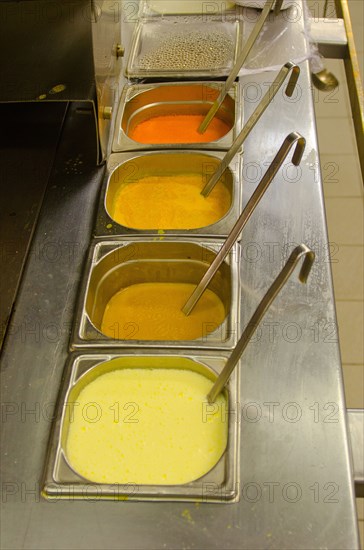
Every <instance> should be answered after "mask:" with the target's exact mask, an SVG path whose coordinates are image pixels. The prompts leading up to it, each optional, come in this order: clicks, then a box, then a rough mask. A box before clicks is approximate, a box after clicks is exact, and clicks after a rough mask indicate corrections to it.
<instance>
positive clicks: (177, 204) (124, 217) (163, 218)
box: [111, 174, 232, 229]
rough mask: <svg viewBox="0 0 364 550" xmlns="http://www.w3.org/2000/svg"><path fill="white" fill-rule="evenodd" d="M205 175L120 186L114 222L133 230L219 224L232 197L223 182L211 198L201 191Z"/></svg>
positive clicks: (152, 178) (149, 179) (144, 180)
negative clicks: (204, 195)
mask: <svg viewBox="0 0 364 550" xmlns="http://www.w3.org/2000/svg"><path fill="white" fill-rule="evenodd" d="M204 183H206V178H204V177H203V174H185V175H183V174H181V175H174V176H148V177H145V178H141V179H139V180H138V181H136V182H134V183H129V184H127V185H124V186H121V187H120V189H119V190H118V191H117V193H116V194H115V199H114V202H113V205H112V212H111V216H112V218H113V219H114V220H115V221H116V222H117V223H120V224H121V225H124V226H125V227H132V228H134V229H196V228H199V227H206V226H208V225H211V224H213V223H215V222H217V221H218V220H220V219H221V218H222V217H223V216H225V214H226V213H227V212H228V211H229V209H230V206H231V200H232V199H231V195H230V193H229V191H228V189H227V188H226V187H225V185H223V184H222V183H221V182H218V184H217V185H216V186H215V188H214V189H213V190H212V192H211V193H210V195H209V196H208V197H206V198H205V197H203V196H202V195H201V191H202V189H203V187H204Z"/></svg>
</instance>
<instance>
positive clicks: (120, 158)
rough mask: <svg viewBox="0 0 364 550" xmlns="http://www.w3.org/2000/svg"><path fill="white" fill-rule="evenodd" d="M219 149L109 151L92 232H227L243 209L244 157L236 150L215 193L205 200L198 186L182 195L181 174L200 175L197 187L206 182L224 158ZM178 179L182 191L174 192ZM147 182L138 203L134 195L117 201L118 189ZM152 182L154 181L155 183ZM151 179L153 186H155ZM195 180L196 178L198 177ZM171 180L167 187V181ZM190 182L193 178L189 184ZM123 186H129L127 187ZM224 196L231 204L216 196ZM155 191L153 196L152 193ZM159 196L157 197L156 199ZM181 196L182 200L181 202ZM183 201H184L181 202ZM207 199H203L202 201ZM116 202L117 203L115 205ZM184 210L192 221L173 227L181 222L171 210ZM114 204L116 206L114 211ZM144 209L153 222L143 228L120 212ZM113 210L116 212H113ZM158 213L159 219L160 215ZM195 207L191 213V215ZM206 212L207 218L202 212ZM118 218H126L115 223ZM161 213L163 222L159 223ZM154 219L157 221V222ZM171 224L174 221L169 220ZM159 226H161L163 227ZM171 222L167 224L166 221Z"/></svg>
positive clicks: (139, 213)
mask: <svg viewBox="0 0 364 550" xmlns="http://www.w3.org/2000/svg"><path fill="white" fill-rule="evenodd" d="M223 156H224V155H223V153H221V152H217V151H216V152H211V151H210V152H209V151H206V152H205V151H154V152H148V153H117V154H114V155H111V157H110V158H109V161H108V165H107V171H106V173H105V179H104V184H103V187H102V191H101V196H100V201H99V207H98V213H97V218H96V225H95V229H94V235H95V236H96V237H105V238H106V237H109V236H111V237H114V236H124V235H125V236H127V235H140V236H141V235H159V236H160V234H161V233H163V234H165V235H182V236H187V235H193V236H197V235H199V236H214V237H218V238H219V237H226V236H227V235H228V234H229V232H230V231H231V229H232V228H233V226H234V224H235V222H236V220H237V219H238V217H239V214H240V212H241V197H242V186H241V183H240V181H241V178H240V173H241V164H242V157H241V156H240V155H235V157H234V158H233V160H232V161H231V163H230V164H229V167H228V168H227V170H226V171H225V173H224V174H223V176H222V178H221V183H219V187H218V188H217V190H216V191H215V194H216V197H214V195H211V197H209V198H207V199H205V198H204V197H202V195H201V196H200V193H199V191H198V189H199V188H197V187H196V196H195V197H194V196H193V197H190V195H188V196H187V197H186V198H185V199H182V197H183V196H184V195H183V193H186V185H185V184H186V183H187V182H186V181H185V179H183V176H188V177H189V178H192V180H193V182H195V179H196V180H197V179H201V184H200V186H201V190H202V188H203V186H204V184H205V183H206V182H207V181H208V179H209V178H210V177H211V176H212V174H213V173H214V172H215V171H216V170H217V168H218V166H219V164H220V162H221V159H222V158H223ZM177 179H178V181H179V187H180V191H181V196H179V195H177V196H176V192H175V190H174V187H173V185H174V180H176V181H177ZM143 181H144V182H148V183H147V185H148V187H149V185H150V192H148V194H146V193H144V194H143V195H142V196H141V197H140V200H139V201H138V203H136V202H135V201H133V199H132V198H130V199H128V200H124V199H123V200H121V195H120V193H125V192H129V193H130V192H131V191H132V188H131V186H134V189H135V186H136V184H137V183H140V182H143ZM155 183H156V184H155ZM162 183H163V186H164V187H165V186H166V185H167V189H166V192H163V193H162V194H159V195H158V189H159V187H158V184H159V185H161V184H162ZM154 184H155V185H154ZM196 184H198V185H199V182H198V181H196ZM169 185H170V191H169V190H168V186H169ZM191 185H192V183H191ZM127 186H130V187H128V189H126V187H127ZM194 186H195V183H193V186H192V187H191V188H190V189H191V190H190V192H189V193H192V194H193V193H194V189H195V187H194ZM169 192H170V193H171V199H170V203H169V202H168V201H167V200H166V197H167V196H168V193H169ZM220 193H223V194H224V195H225V201H228V203H229V205H228V207H227V208H226V211H225V210H222V203H221V202H220V201H219V196H220V195H219V194H220ZM154 194H156V195H157V196H156V197H154ZM158 197H160V201H159V200H158ZM143 201H144V202H143ZM151 201H152V203H153V204H152V205H151V208H150V209H149V210H148V208H149V207H148V204H149V203H150V202H151ZM181 201H182V202H181ZM183 201H184V202H183ZM205 201H206V202H205ZM215 201H218V202H217V204H216V206H214V207H213V208H211V206H210V205H213V204H214V202H215ZM116 205H118V206H116ZM179 205H181V208H184V209H187V212H188V218H189V219H190V220H191V221H192V222H193V224H191V225H193V228H190V229H181V228H178V227H177V228H176V225H177V226H179V227H181V224H180V223H179V224H178V223H176V221H175V217H174V213H175V212H176V209H178V208H179ZM116 207H117V210H116ZM143 209H146V212H147V214H146V216H148V217H150V218H151V219H150V222H151V223H152V222H153V221H155V225H156V226H155V227H153V226H152V227H151V229H144V228H143V229H142V228H141V227H140V226H139V227H138V225H137V220H135V223H133V220H132V221H128V220H127V219H126V218H125V216H124V217H120V215H122V213H123V211H125V212H128V216H132V215H133V212H135V214H136V215H137V218H140V216H142V212H143ZM219 209H220V212H221V218H220V219H218V216H217V215H216V216H215V212H218V211H219ZM115 212H117V213H118V215H117V216H115ZM158 212H160V218H159V214H158ZM194 212H195V214H194ZM204 212H205V215H206V213H208V218H206V217H204V216H203V214H204ZM211 215H212V216H213V219H214V220H215V219H216V221H214V223H212V224H210V225H207V226H206V225H205V222H204V221H203V220H204V219H205V220H207V219H208V220H209V221H210V220H211V219H212V218H211ZM115 217H117V220H119V221H121V222H123V221H124V219H125V220H126V221H125V222H124V223H118V221H116V220H115ZM166 217H167V218H169V217H170V221H171V223H170V227H169V228H168V229H166V228H165V227H166V223H167V221H166ZM162 218H163V220H164V221H163V224H162ZM179 218H180V220H181V219H182V222H183V223H182V225H183V224H184V223H185V219H184V218H183V214H182V213H181V214H180V215H179ZM158 220H160V221H159V224H158ZM141 221H142V222H143V226H144V227H145V219H144V217H143V216H142V218H141ZM173 223H175V226H174V225H173ZM161 225H163V227H164V229H163V230H162V231H161ZM167 225H169V224H167Z"/></svg>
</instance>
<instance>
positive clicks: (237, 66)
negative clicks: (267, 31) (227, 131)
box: [198, 0, 283, 134]
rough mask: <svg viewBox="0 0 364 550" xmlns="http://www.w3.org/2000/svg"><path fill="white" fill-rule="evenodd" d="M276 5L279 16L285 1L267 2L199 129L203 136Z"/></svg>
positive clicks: (276, 12)
mask: <svg viewBox="0 0 364 550" xmlns="http://www.w3.org/2000/svg"><path fill="white" fill-rule="evenodd" d="M274 4H275V7H274V14H275V15H277V14H278V13H279V11H280V9H281V7H282V4H283V0H267V2H266V3H265V4H264V8H263V10H262V13H261V16H260V17H259V19H258V21H257V22H256V23H255V26H254V28H253V30H252V32H251V33H250V36H249V38H248V40H247V41H246V42H245V44H244V47H243V49H242V50H241V52H240V54H239V56H238V58H237V60H236V62H235V65H234V67H233V68H232V70H231V73H230V75H229V77H228V79H227V80H226V82H225V84H224V87H223V89H222V90H221V92H220V94H219V97H218V98H217V99H216V100H215V101H214V103H213V105H212V106H211V109H210V110H209V112H208V113H207V115H206V116H205V118H204V119H203V121H202V122H201V124H200V126H199V128H198V132H199V133H200V134H203V133H204V132H206V130H207V127H208V126H209V124H210V122H211V121H212V119H213V118H214V116H215V115H216V113H217V111H218V110H219V108H220V106H221V105H222V102H223V101H224V99H225V96H226V94H227V93H228V91H229V90H230V88H231V86H232V85H233V84H234V82H235V79H236V77H237V76H238V74H239V71H240V69H241V68H242V66H243V64H244V62H245V60H246V58H247V57H248V55H249V53H250V50H251V49H252V47H253V46H254V44H255V41H256V39H257V38H258V36H259V33H260V31H261V30H262V28H263V25H264V23H265V21H266V19H267V17H268V15H269V13H270V11H271V9H272V8H273V5H274Z"/></svg>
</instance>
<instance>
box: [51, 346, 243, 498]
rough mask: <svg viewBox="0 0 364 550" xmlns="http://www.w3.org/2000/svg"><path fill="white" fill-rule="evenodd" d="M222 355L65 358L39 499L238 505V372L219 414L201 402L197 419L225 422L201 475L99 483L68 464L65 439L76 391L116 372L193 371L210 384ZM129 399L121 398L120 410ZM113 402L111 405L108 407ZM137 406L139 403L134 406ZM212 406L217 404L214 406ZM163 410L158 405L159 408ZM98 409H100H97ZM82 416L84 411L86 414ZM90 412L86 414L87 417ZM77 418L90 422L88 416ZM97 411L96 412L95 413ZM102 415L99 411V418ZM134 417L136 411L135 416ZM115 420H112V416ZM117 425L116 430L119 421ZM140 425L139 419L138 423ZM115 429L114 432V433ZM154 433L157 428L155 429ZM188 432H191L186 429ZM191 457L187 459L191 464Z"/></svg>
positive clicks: (221, 363)
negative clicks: (220, 442)
mask: <svg viewBox="0 0 364 550" xmlns="http://www.w3.org/2000/svg"><path fill="white" fill-rule="evenodd" d="M226 360H227V355H226V354H224V353H223V354H221V353H219V354H218V355H216V353H214V352H211V351H210V352H208V351H206V350H205V351H198V352H196V353H193V354H191V352H188V351H183V350H176V351H172V352H168V355H167V354H166V353H163V352H161V351H155V350H140V349H134V350H128V351H125V352H123V354H122V355H117V354H115V353H114V352H112V351H105V352H101V353H100V352H99V353H96V354H73V355H71V356H70V357H69V359H68V362H67V365H66V369H65V376H64V380H63V383H62V387H61V390H60V395H59V400H58V407H57V411H56V414H55V417H54V421H53V429H52V434H51V438H50V441H49V445H48V453H47V461H46V466H45V470H44V478H43V487H42V495H43V496H44V497H46V498H49V499H62V498H64V499H74V498H75V499H82V498H83V499H85V498H86V499H90V498H96V499H108V500H184V501H193V500H195V501H202V502H231V501H237V500H238V497H239V492H238V475H239V422H238V416H237V414H238V410H237V409H238V402H239V369H236V372H234V373H233V375H232V376H231V379H230V380H229V383H228V384H227V386H226V388H225V390H224V394H223V395H224V398H225V402H226V408H225V407H223V408H221V411H218V413H217V408H216V407H214V404H212V405H210V404H208V402H207V399H206V401H205V402H202V404H201V416H202V421H203V422H204V421H205V420H206V421H207V420H208V417H209V415H212V414H213V413H217V414H219V415H220V414H221V422H222V423H225V422H226V423H227V445H226V447H225V450H224V452H223V454H222V456H221V458H220V459H219V460H218V462H217V463H216V464H215V465H214V466H213V467H212V468H211V469H210V470H209V471H208V472H207V473H206V474H204V475H203V476H202V477H199V478H198V479H196V480H194V481H191V482H188V483H183V484H174V485H168V484H166V485H165V484H163V485H147V484H138V483H135V482H134V480H133V479H131V480H130V482H129V481H128V482H126V483H121V484H120V483H118V482H117V480H115V483H98V482H94V481H92V480H90V479H86V478H84V477H83V476H82V475H80V474H79V473H78V472H77V471H75V469H74V468H73V467H72V466H71V463H70V460H69V457H68V450H67V440H68V437H69V430H70V426H72V423H73V422H74V415H75V410H76V407H78V406H80V405H81V403H80V400H79V395H80V392H81V391H82V390H83V389H84V388H86V387H87V385H88V384H90V383H91V382H93V381H95V380H97V379H98V378H99V377H100V376H103V375H104V374H106V373H110V372H112V371H117V370H121V369H148V370H151V369H166V370H167V369H178V370H183V371H186V370H187V371H192V372H194V373H197V374H200V375H202V376H204V377H206V378H207V379H209V380H211V382H214V381H215V380H216V378H217V376H218V374H219V373H220V372H221V370H222V368H223V367H224V365H225V363H226ZM124 401H125V402H127V401H128V399H127V396H124V395H120V403H119V405H120V407H121V409H122V410H123V405H125V403H124ZM114 405H115V404H113V407H114V408H115V406H114ZM139 405H140V406H141V407H142V403H141V404H139ZM215 405H216V404H215ZM161 406H162V407H163V405H161ZM99 408H100V405H99ZM86 412H87V411H86ZM89 413H90V414H89ZM89 413H88V412H87V414H86V413H85V414H84V412H82V415H83V416H85V415H86V417H87V418H88V419H89V422H90V425H91V424H92V423H94V421H95V419H94V418H93V416H92V414H91V412H90V411H89ZM99 413H100V411H99ZM104 413H106V411H102V410H101V415H102V414H104ZM134 414H136V413H134ZM113 420H114V421H115V418H114V417H113ZM120 421H121V426H119V428H120V430H122V429H123V424H122V422H123V421H124V420H123V419H122V418H121V417H119V416H118V423H119V422H120ZM141 421H142V420H141ZM119 428H118V433H120V432H119ZM155 429H156V430H158V426H156V427H155ZM189 429H190V428H189ZM156 435H157V434H156ZM193 459H194V457H193V456H189V457H186V460H193Z"/></svg>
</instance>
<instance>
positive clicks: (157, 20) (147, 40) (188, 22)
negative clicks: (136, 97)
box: [125, 15, 242, 80]
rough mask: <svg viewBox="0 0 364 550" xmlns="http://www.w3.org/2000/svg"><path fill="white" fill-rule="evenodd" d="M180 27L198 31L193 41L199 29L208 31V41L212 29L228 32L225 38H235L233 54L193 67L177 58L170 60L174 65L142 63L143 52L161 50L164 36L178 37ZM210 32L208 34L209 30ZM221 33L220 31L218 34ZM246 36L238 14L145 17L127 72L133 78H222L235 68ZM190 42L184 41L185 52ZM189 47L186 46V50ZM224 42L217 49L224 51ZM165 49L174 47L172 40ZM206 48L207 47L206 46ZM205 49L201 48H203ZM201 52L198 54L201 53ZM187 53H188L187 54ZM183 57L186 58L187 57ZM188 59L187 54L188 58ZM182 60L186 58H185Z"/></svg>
mask: <svg viewBox="0 0 364 550" xmlns="http://www.w3.org/2000/svg"><path fill="white" fill-rule="evenodd" d="M177 30H178V31H179V33H180V32H183V33H185V35H186V33H187V34H189V35H190V36H191V34H190V33H195V35H194V36H193V37H192V38H191V43H194V44H196V41H197V38H196V33H205V37H206V39H205V41H206V42H208V41H209V40H210V44H211V36H213V34H211V33H218V35H220V37H222V36H224V38H225V39H228V40H231V42H232V44H233V46H232V55H230V56H228V59H229V60H228V61H226V62H225V61H221V62H217V61H215V62H211V64H210V66H205V67H203V68H189V67H188V61H187V60H186V62H184V63H183V67H182V66H181V67H180V68H178V67H176V63H175V60H173V59H172V60H171V61H170V66H167V67H166V66H165V67H163V68H162V67H158V66H157V62H156V63H155V64H154V66H152V65H151V64H149V65H148V66H146V67H145V68H144V67H141V66H140V58H141V56H146V55H150V54H151V53H153V52H157V49H158V47H159V46H160V45H161V42H160V40H163V38H165V37H167V38H168V39H171V40H174V39H176V33H177ZM208 32H209V33H210V35H207V34H206V33H208ZM215 36H217V34H215ZM241 36H242V21H239V19H238V18H237V17H236V16H233V17H226V18H223V20H222V18H221V16H220V17H219V16H217V17H215V18H214V17H206V16H205V15H193V16H192V15H189V16H186V17H184V16H178V15H166V16H163V17H153V18H149V19H144V18H143V19H141V20H140V21H139V23H138V24H137V26H136V28H135V30H134V37H133V42H132V46H131V50H130V55H129V58H128V62H127V66H126V69H125V76H126V77H127V78H131V79H145V80H146V79H155V78H165V79H171V78H172V79H175V78H179V79H182V80H189V79H191V78H196V79H201V78H211V79H213V78H221V77H222V76H227V75H228V74H229V72H230V71H231V69H232V67H233V65H234V62H235V59H236V58H237V55H238V53H239V45H240V43H241ZM188 46H189V45H188V42H187V43H186V44H185V45H182V44H180V45H179V50H181V51H185V54H186V53H187V52H188V51H189V49H190V48H189V47H188ZM184 48H186V50H184ZM221 50H222V48H221V46H219V47H217V48H216V51H217V52H221ZM165 51H166V52H167V53H169V52H170V51H171V46H170V44H166V45H165ZM204 51H206V50H204ZM200 53H201V52H200ZM200 53H199V54H197V55H200ZM157 55H158V56H159V54H157ZM185 57H186V56H185ZM185 57H183V59H185ZM186 59H187V58H186ZM181 60H182V58H181Z"/></svg>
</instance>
